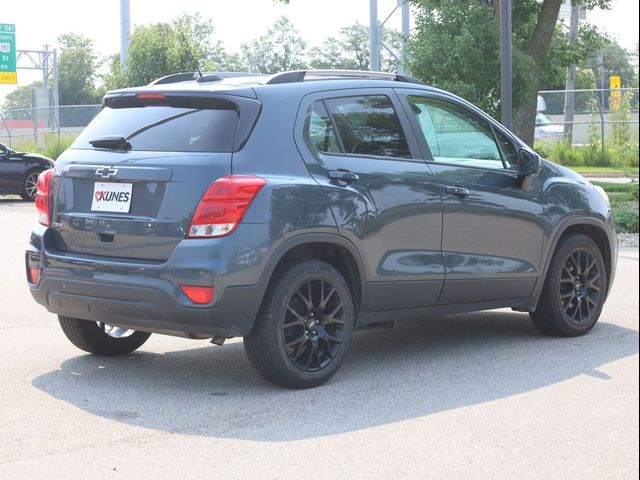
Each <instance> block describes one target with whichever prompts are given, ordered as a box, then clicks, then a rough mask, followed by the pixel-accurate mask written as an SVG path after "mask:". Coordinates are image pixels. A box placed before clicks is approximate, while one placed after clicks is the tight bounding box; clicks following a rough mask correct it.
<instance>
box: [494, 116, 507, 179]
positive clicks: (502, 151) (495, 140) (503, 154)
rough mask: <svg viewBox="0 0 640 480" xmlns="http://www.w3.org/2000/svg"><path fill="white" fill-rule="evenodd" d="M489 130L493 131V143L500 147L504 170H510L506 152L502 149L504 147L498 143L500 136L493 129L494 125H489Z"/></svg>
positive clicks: (499, 151)
mask: <svg viewBox="0 0 640 480" xmlns="http://www.w3.org/2000/svg"><path fill="white" fill-rule="evenodd" d="M489 128H490V129H491V136H492V137H493V141H494V142H495V144H496V147H498V153H500V160H501V161H502V168H504V169H505V170H509V166H508V165H507V161H506V155H505V153H504V150H503V149H502V145H501V144H500V142H499V141H498V135H497V134H496V129H495V128H493V125H491V124H489Z"/></svg>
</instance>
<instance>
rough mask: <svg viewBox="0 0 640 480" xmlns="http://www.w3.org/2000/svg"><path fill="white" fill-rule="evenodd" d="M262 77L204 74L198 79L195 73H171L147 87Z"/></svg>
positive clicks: (245, 73) (243, 73)
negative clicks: (193, 81)
mask: <svg viewBox="0 0 640 480" xmlns="http://www.w3.org/2000/svg"><path fill="white" fill-rule="evenodd" d="M257 76H264V75H263V74H262V73H255V72H205V73H203V74H202V77H200V76H199V75H198V74H197V73H194V72H182V73H172V74H171V75H167V76H164V77H161V78H158V79H156V80H154V81H153V82H151V83H150V84H149V85H162V84H165V83H177V82H188V81H192V80H195V81H198V80H200V82H204V81H210V82H211V81H218V80H222V79H224V78H235V77H257Z"/></svg>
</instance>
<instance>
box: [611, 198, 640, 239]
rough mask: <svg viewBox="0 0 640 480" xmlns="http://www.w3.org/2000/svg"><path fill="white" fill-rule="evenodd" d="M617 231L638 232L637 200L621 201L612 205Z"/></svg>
mask: <svg viewBox="0 0 640 480" xmlns="http://www.w3.org/2000/svg"><path fill="white" fill-rule="evenodd" d="M612 209H613V216H614V219H615V222H616V230H617V231H618V233H638V202H621V203H615V204H613V205H612Z"/></svg>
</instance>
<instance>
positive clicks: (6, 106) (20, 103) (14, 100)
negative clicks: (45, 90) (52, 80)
mask: <svg viewBox="0 0 640 480" xmlns="http://www.w3.org/2000/svg"><path fill="white" fill-rule="evenodd" d="M41 86H42V82H33V83H32V84H31V85H21V86H19V87H16V88H15V89H14V90H13V91H12V92H11V93H8V94H7V95H6V96H5V97H4V102H3V103H2V111H3V112H4V114H5V115H7V116H8V118H11V119H14V120H24V119H30V118H32V115H31V111H30V109H31V107H33V97H32V94H31V89H32V88H38V87H41Z"/></svg>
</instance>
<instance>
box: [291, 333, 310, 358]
mask: <svg viewBox="0 0 640 480" xmlns="http://www.w3.org/2000/svg"><path fill="white" fill-rule="evenodd" d="M305 340H306V338H305ZM307 344H308V342H302V343H300V345H298V349H297V350H296V352H295V353H294V354H293V360H294V361H296V360H297V359H298V358H300V355H302V353H303V352H304V350H305V347H306V346H307Z"/></svg>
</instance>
